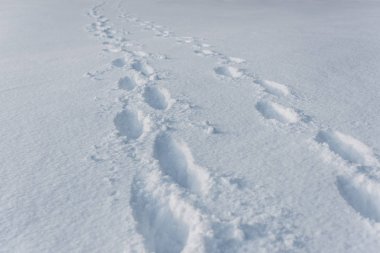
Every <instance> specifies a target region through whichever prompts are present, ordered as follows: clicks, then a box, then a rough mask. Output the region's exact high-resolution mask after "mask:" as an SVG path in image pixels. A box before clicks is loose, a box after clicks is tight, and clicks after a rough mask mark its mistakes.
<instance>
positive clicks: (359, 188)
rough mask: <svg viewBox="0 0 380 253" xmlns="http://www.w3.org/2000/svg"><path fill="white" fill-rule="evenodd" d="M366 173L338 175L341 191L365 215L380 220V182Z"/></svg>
mask: <svg viewBox="0 0 380 253" xmlns="http://www.w3.org/2000/svg"><path fill="white" fill-rule="evenodd" d="M375 180H376V179H372V178H368V177H367V176H366V175H364V174H356V175H353V176H338V178H337V181H336V185H337V187H338V190H339V193H340V194H341V195H342V197H343V198H344V199H345V200H346V201H347V203H348V204H349V205H350V206H352V208H353V209H355V210H356V211H357V212H359V213H360V214H361V215H362V216H363V217H365V218H369V219H372V220H374V221H375V222H380V183H379V182H378V181H377V182H376V181H375Z"/></svg>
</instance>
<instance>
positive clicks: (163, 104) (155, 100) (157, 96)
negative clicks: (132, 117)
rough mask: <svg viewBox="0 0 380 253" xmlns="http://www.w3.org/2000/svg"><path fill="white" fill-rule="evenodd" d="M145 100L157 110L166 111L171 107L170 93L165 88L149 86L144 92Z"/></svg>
mask: <svg viewBox="0 0 380 253" xmlns="http://www.w3.org/2000/svg"><path fill="white" fill-rule="evenodd" d="M143 96H144V100H145V102H146V103H148V104H149V105H150V106H151V107H153V108H154V109H157V110H165V109H167V108H168V107H169V106H170V101H171V99H170V93H169V91H167V90H166V89H164V88H159V87H157V86H148V87H146V88H145V90H144V94H143Z"/></svg>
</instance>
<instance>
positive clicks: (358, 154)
mask: <svg viewBox="0 0 380 253" xmlns="http://www.w3.org/2000/svg"><path fill="white" fill-rule="evenodd" d="M315 139H316V141H317V142H319V143H326V144H327V145H328V147H329V149H330V150H331V151H332V152H334V153H336V154H338V155H339V156H340V157H342V158H343V159H345V160H347V161H348V162H351V163H357V164H361V165H365V166H379V161H378V160H377V159H376V157H375V154H374V153H373V151H372V149H371V148H370V147H368V146H367V145H365V144H364V143H362V142H361V141H359V140H357V139H355V138H354V137H352V136H349V135H345V134H343V133H341V132H338V131H333V130H327V131H319V133H318V134H317V136H316V138H315Z"/></svg>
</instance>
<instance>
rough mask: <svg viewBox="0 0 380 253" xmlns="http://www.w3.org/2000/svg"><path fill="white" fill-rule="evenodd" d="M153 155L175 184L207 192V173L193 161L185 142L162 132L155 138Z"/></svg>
mask: <svg viewBox="0 0 380 253" xmlns="http://www.w3.org/2000/svg"><path fill="white" fill-rule="evenodd" d="M154 157H155V158H156V159H157V160H158V161H159V163H160V167H161V169H162V171H163V172H164V173H165V174H166V175H169V176H170V177H171V178H172V179H173V181H175V182H176V183H177V184H179V185H180V186H182V187H184V188H186V189H189V190H190V191H191V192H194V193H197V194H200V195H206V194H207V192H208V190H209V187H210V179H209V175H208V173H207V172H206V171H205V170H204V169H203V168H201V167H200V166H198V165H196V164H195V163H194V159H193V157H192V154H191V151H190V149H189V148H188V147H187V145H186V144H185V143H181V142H179V141H177V140H175V139H173V138H172V137H171V136H170V135H169V134H167V133H162V134H160V135H158V136H157V138H156V140H155V143H154Z"/></svg>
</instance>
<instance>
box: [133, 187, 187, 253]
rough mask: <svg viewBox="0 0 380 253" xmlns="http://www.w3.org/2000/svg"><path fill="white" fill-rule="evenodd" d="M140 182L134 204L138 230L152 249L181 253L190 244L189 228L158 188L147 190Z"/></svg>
mask: <svg viewBox="0 0 380 253" xmlns="http://www.w3.org/2000/svg"><path fill="white" fill-rule="evenodd" d="M144 187H145V186H143V185H141V183H140V182H137V181H135V182H134V184H133V185H132V198H131V206H132V208H133V216H134V217H135V220H136V221H137V230H138V232H139V233H140V234H141V235H143V237H144V239H145V247H146V249H147V250H148V252H156V253H177V252H181V251H182V250H183V248H184V247H185V245H186V241H187V240H188V235H189V227H188V224H186V223H185V222H184V221H183V220H181V219H180V217H176V215H175V213H174V212H173V210H172V207H171V206H170V205H168V203H166V202H167V201H168V200H166V199H163V198H162V196H160V195H162V193H161V192H160V191H159V189H158V190H152V191H149V190H148V191H147V190H144Z"/></svg>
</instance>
